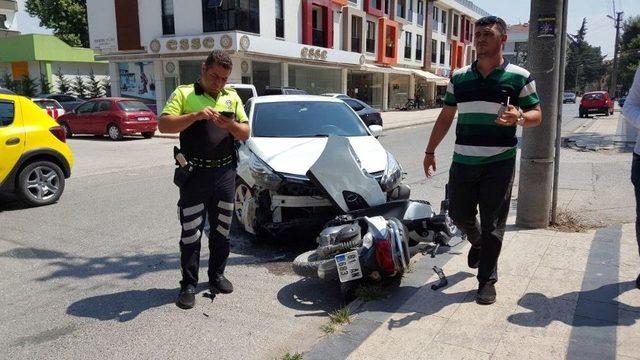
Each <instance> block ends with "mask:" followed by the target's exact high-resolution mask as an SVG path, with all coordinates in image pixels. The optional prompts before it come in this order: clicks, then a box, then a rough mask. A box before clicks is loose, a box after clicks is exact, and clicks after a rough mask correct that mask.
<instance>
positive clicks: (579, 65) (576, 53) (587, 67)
mask: <svg viewBox="0 0 640 360" xmlns="http://www.w3.org/2000/svg"><path fill="white" fill-rule="evenodd" d="M587 30H588V29H587V20H586V19H583V20H582V25H581V26H580V29H578V32H577V33H576V34H575V35H569V39H570V42H569V44H568V49H567V61H566V68H565V77H564V88H565V90H567V91H569V90H573V91H576V92H578V93H582V92H584V91H585V90H587V91H588V90H592V89H590V88H589V85H590V84H591V83H594V82H596V81H599V80H600V79H602V77H603V76H604V75H605V73H606V65H605V63H604V58H605V56H603V55H602V50H601V49H600V47H599V46H591V45H589V43H588V42H587V41H585V40H584V38H585V36H586V34H587Z"/></svg>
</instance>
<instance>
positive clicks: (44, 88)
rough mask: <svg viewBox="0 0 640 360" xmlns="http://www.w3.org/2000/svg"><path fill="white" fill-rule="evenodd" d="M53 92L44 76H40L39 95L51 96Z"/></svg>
mask: <svg viewBox="0 0 640 360" xmlns="http://www.w3.org/2000/svg"><path fill="white" fill-rule="evenodd" d="M52 91H53V86H52V85H51V83H50V82H49V80H48V79H47V77H46V76H44V75H40V93H41V94H51V92H52Z"/></svg>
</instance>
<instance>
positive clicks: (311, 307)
mask: <svg viewBox="0 0 640 360" xmlns="http://www.w3.org/2000/svg"><path fill="white" fill-rule="evenodd" d="M277 298H278V301H279V302H280V304H282V305H284V306H286V307H288V308H290V309H294V310H300V311H318V312H317V313H312V314H300V315H296V316H297V317H301V316H326V313H328V312H332V311H334V310H336V309H338V308H339V307H340V306H341V305H342V295H341V294H340V286H339V285H338V284H337V282H333V281H322V280H320V279H308V278H302V279H300V280H298V281H296V282H294V283H291V284H289V285H286V286H284V287H283V288H282V289H280V291H278V294H277Z"/></svg>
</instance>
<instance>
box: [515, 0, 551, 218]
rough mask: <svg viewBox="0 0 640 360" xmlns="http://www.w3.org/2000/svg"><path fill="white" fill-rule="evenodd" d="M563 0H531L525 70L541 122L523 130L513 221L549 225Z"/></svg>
mask: <svg viewBox="0 0 640 360" xmlns="http://www.w3.org/2000/svg"><path fill="white" fill-rule="evenodd" d="M562 8H563V1H562V0H532V1H531V18H530V20H529V24H531V25H530V27H529V49H530V50H529V53H530V54H536V56H530V57H529V58H528V70H529V71H530V72H531V74H532V75H533V77H534V78H535V79H536V87H537V89H538V95H539V96H540V106H541V107H542V124H541V125H540V126H539V127H537V128H531V129H524V130H523V132H522V154H521V157H520V182H519V186H518V210H517V217H516V225H517V226H520V227H527V228H545V227H547V226H549V215H550V211H551V190H552V189H551V188H552V183H553V161H554V160H553V157H554V143H555V135H556V121H557V118H558V110H559V109H558V82H559V81H560V47H561V46H560V44H561V41H562V40H563V39H562V34H561V31H560V29H562V18H563V16H562Z"/></svg>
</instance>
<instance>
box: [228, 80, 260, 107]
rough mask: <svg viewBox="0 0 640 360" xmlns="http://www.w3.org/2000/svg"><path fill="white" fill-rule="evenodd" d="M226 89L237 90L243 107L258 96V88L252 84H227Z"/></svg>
mask: <svg viewBox="0 0 640 360" xmlns="http://www.w3.org/2000/svg"><path fill="white" fill-rule="evenodd" d="M226 87H230V88H234V89H235V90H236V92H237V93H238V95H239V96H240V99H241V100H242V104H243V105H244V104H246V103H247V100H249V99H251V98H252V97H255V96H258V92H257V91H256V87H255V86H253V85H251V84H227V86H226Z"/></svg>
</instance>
